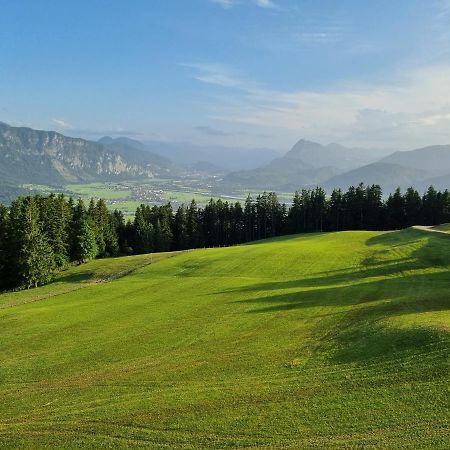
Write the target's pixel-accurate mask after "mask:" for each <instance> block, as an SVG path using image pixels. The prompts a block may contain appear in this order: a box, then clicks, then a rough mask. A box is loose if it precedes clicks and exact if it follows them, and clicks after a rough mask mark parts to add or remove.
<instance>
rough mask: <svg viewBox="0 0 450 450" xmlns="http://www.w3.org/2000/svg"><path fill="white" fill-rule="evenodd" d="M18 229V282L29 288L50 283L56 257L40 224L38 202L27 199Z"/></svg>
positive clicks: (21, 212)
mask: <svg viewBox="0 0 450 450" xmlns="http://www.w3.org/2000/svg"><path fill="white" fill-rule="evenodd" d="M19 220H20V223H17V224H15V225H16V240H17V243H18V247H17V259H16V263H17V267H16V268H15V269H16V270H17V280H18V284H19V286H22V287H25V288H30V287H37V286H39V285H42V284H45V283H48V282H49V281H51V280H52V278H53V277H54V274H55V271H56V263H55V256H54V253H53V249H52V247H51V246H50V244H49V242H48V239H47V237H46V236H45V234H44V232H43V230H42V227H41V225H40V221H39V213H38V208H37V201H36V199H34V198H31V197H27V198H25V200H24V202H23V203H22V205H21V211H20V216H19Z"/></svg>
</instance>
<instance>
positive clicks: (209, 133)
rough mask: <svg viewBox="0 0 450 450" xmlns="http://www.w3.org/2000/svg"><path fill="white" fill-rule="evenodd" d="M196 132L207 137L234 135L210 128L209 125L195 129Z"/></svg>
mask: <svg viewBox="0 0 450 450" xmlns="http://www.w3.org/2000/svg"><path fill="white" fill-rule="evenodd" d="M195 130H197V131H199V132H200V133H202V134H206V135H207V136H231V134H232V133H228V132H226V131H224V130H219V129H217V128H213V127H210V126H208V125H204V126H198V127H195Z"/></svg>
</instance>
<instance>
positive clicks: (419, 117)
mask: <svg viewBox="0 0 450 450" xmlns="http://www.w3.org/2000/svg"><path fill="white" fill-rule="evenodd" d="M221 67H222V68H224V67H225V66H221ZM228 70H229V71H231V69H228ZM196 78H197V80H199V81H203V82H211V80H205V78H208V77H204V76H196ZM214 79H215V77H212V80H213V81H214ZM449 79H450V65H443V66H431V67H427V68H423V69H419V70H415V71H412V72H408V73H406V74H403V75H401V76H397V77H395V78H394V79H391V80H390V81H389V82H385V83H383V84H377V85H376V84H371V85H369V84H367V85H354V84H347V85H344V86H343V85H341V86H336V87H334V88H333V89H331V90H327V91H319V90H317V91H313V90H297V91H282V90H271V89H267V88H262V87H261V85H259V84H257V83H250V82H247V81H245V80H244V79H242V78H240V79H239V82H238V81H236V82H235V83H217V84H221V86H225V87H228V88H229V91H230V92H228V94H227V96H226V97H223V98H222V103H221V104H220V105H218V104H217V103H216V104H215V105H214V114H212V118H213V119H215V120H223V121H227V122H229V123H233V122H234V123H236V124H240V125H243V124H244V125H247V126H255V127H260V128H265V129H269V128H270V129H272V130H274V132H276V133H277V134H278V135H279V136H283V134H286V133H289V134H291V135H297V136H298V137H306V138H309V139H316V140H319V141H322V142H332V141H338V142H342V143H347V144H352V145H366V146H400V147H402V148H406V147H414V146H420V145H428V144H431V143H450V83H449V82H448V80H449ZM219 80H220V78H219ZM236 88H238V89H236Z"/></svg>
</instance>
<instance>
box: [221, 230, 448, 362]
mask: <svg viewBox="0 0 450 450" xmlns="http://www.w3.org/2000/svg"><path fill="white" fill-rule="evenodd" d="M430 234H431V233H430ZM418 237H420V239H417V238H418ZM424 237H425V238H424ZM418 240H420V242H421V243H422V244H421V245H420V246H419V247H417V246H416V245H413V246H412V249H411V253H410V254H409V255H407V256H405V257H403V258H397V259H387V260H386V261H378V260H376V259H373V260H369V261H366V264H363V267H362V268H361V269H360V270H358V271H356V272H349V271H348V269H343V271H338V272H337V273H334V274H332V275H330V274H329V273H324V274H323V276H319V277H311V278H306V279H299V280H288V281H278V282H272V283H259V284H256V285H253V286H249V287H245V288H243V289H239V288H237V289H233V290H230V291H227V292H230V293H232V294H235V295H236V297H237V298H236V299H235V300H234V302H235V303H243V304H250V305H254V306H255V308H253V309H249V310H248V311H247V312H248V313H249V314H262V313H273V312H281V311H293V310H302V309H304V310H306V309H309V308H317V315H314V311H309V312H308V314H305V320H310V319H314V318H318V317H320V318H326V317H331V316H336V318H335V320H334V321H333V323H331V326H332V330H333V332H332V334H331V335H330V336H329V339H327V340H326V341H324V342H323V344H321V345H323V346H329V349H328V350H329V351H330V352H331V353H330V354H331V356H330V359H331V360H332V361H333V362H334V363H343V364H346V363H352V362H353V363H366V362H367V361H369V360H383V359H392V358H393V357H394V358H403V357H406V356H407V355H410V354H415V355H420V354H428V353H427V352H428V349H429V346H431V345H437V344H441V345H443V346H444V347H443V348H444V350H447V352H445V351H444V353H443V357H444V358H448V353H449V351H448V348H449V337H450V333H448V331H446V330H444V329H439V328H437V327H433V326H432V325H430V326H427V325H426V322H425V323H424V325H423V326H417V325H411V324H410V325H408V326H405V327H396V326H391V325H387V322H385V321H384V319H387V318H394V317H399V316H405V315H409V314H415V313H423V312H438V311H447V310H449V309H450V296H449V294H448V293H449V286H450V251H449V250H450V240H449V239H448V236H445V235H443V236H441V235H438V234H437V233H436V236H435V235H430V236H428V235H427V236H424V235H423V233H421V232H420V231H415V230H407V231H406V232H405V231H400V232H392V233H386V234H383V235H380V236H375V237H371V238H369V239H368V241H367V245H368V246H375V245H377V246H381V251H383V248H388V249H392V248H398V247H401V246H403V245H411V244H417V241H418ZM425 268H426V269H431V270H432V269H436V271H435V272H432V271H429V272H427V273H423V272H419V273H417V271H419V270H421V269H425ZM415 272H416V273H415ZM372 278H373V279H372ZM285 289H289V290H290V292H282V293H276V291H282V290H285ZM248 292H254V293H255V294H256V295H255V296H254V297H252V298H241V299H239V297H240V294H245V293H248ZM265 293H267V294H268V295H264V294H265ZM257 294H263V295H257ZM274 294H275V295H274ZM346 306H347V307H350V306H358V307H357V308H343V307H346ZM323 307H326V308H328V309H327V311H326V313H324V311H323V310H321V308H323ZM333 307H335V308H333ZM311 313H312V314H311ZM299 320H302V317H301V315H300V317H299ZM406 323H407V322H406ZM319 328H320V327H319ZM325 329H326V328H325ZM317 332H318V333H319V332H320V331H317ZM317 337H318V341H319V342H320V338H321V336H320V335H318V336H317Z"/></svg>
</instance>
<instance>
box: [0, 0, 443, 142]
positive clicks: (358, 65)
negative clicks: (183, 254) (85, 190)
mask: <svg viewBox="0 0 450 450" xmlns="http://www.w3.org/2000/svg"><path fill="white" fill-rule="evenodd" d="M0 7H1V11H2V13H1V15H0V54H1V64H0V120H2V121H5V122H7V123H11V124H15V125H28V126H32V127H36V128H43V129H54V130H57V131H61V132H64V133H66V134H68V135H80V136H84V137H88V138H92V139H96V138H98V137H100V136H102V135H104V134H110V135H128V136H130V137H135V138H137V139H142V140H144V139H163V140H170V141H189V142H194V143H200V144H220V145H225V146H242V147H243V148H246V147H255V146H258V147H259V146H264V147H271V148H275V149H280V150H285V149H287V148H288V147H290V146H291V145H292V144H293V143H294V142H295V141H296V140H298V139H300V138H307V139H313V140H318V141H320V142H324V143H327V142H331V141H334V142H340V143H343V144H349V145H364V146H370V147H396V148H397V147H398V148H408V147H413V146H420V145H426V144H431V143H444V142H446V143H450V81H449V80H450V31H449V30H450V0H422V1H415V0H395V1H392V0H390V1H387V0H378V1H369V0H367V1H362V0H358V1H357V0H341V1H336V0H333V1H320V0H316V1H313V0H308V1H306V0H305V1H302V0H299V1H293V0H130V1H127V2H125V1H122V0H120V1H119V0H108V1H106V0H102V1H101V0H90V1H85V0H77V1H70V2H69V1H61V2H56V1H53V0H21V1H17V0H0Z"/></svg>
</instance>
